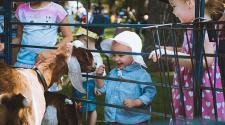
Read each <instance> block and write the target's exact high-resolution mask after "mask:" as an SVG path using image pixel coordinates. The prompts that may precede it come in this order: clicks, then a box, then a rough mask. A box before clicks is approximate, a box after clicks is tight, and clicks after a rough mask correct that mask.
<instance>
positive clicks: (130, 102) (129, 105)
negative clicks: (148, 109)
mask: <svg viewBox="0 0 225 125" xmlns="http://www.w3.org/2000/svg"><path fill="white" fill-rule="evenodd" d="M143 104H144V103H143V102H142V101H141V100H140V99H134V100H132V99H125V100H124V101H123V105H124V106H125V107H127V108H133V107H139V106H141V105H143Z"/></svg>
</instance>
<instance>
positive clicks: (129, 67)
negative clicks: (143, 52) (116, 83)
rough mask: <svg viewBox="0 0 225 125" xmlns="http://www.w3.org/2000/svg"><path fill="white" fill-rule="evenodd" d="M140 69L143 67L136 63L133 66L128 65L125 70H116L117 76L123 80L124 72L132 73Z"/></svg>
mask: <svg viewBox="0 0 225 125" xmlns="http://www.w3.org/2000/svg"><path fill="white" fill-rule="evenodd" d="M140 68H141V65H140V64H139V63H136V62H134V63H132V64H131V65H128V66H126V67H124V68H123V69H119V68H117V69H116V72H117V76H118V77H120V78H122V77H123V72H131V71H134V70H137V69H140Z"/></svg>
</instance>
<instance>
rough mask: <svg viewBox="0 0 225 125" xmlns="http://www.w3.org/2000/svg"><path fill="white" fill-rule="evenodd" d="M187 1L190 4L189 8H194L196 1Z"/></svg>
mask: <svg viewBox="0 0 225 125" xmlns="http://www.w3.org/2000/svg"><path fill="white" fill-rule="evenodd" d="M185 3H186V4H187V5H188V8H189V9H192V8H193V7H195V1H194V0H185Z"/></svg>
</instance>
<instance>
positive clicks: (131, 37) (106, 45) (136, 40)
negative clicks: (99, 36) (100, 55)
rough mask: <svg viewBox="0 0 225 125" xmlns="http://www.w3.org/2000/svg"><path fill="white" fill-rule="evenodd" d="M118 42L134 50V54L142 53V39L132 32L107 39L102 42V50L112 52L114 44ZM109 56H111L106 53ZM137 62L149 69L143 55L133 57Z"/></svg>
mask: <svg viewBox="0 0 225 125" xmlns="http://www.w3.org/2000/svg"><path fill="white" fill-rule="evenodd" d="M113 41H116V42H118V43H120V44H123V45H125V46H128V47H130V48H131V49H132V52H134V53H140V52H141V50H142V41H141V38H140V37H139V36H138V35H137V34H136V33H135V32H131V31H123V32H121V33H119V34H118V35H116V36H115V37H114V38H109V39H105V40H103V41H102V42H101V48H102V50H105V51H111V50H112V42H113ZM106 55H107V56H111V54H109V53H106ZM132 56H133V59H134V61H135V62H137V63H139V64H141V65H142V66H144V67H147V66H146V64H145V62H144V60H143V57H142V56H141V55H132Z"/></svg>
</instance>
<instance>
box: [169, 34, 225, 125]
mask: <svg viewBox="0 0 225 125" xmlns="http://www.w3.org/2000/svg"><path fill="white" fill-rule="evenodd" d="M187 38H188V39H187ZM191 42H192V31H187V36H186V33H185V36H184V42H183V46H182V49H183V52H184V53H187V54H190V51H191V49H189V47H188V44H189V45H190V47H192V43H191ZM206 49H207V48H206ZM175 66H176V65H175ZM214 68H216V72H215V69H214ZM208 69H209V74H210V78H209V76H208V71H207V70H204V71H203V79H202V82H203V84H202V86H205V87H211V85H210V79H211V81H212V84H213V85H214V83H215V84H216V88H222V84H221V76H220V69H219V67H218V64H217V65H216V67H215V63H213V64H212V65H210V66H209V68H208ZM215 73H216V74H215ZM214 76H215V77H216V82H214ZM180 77H181V84H182V86H183V87H190V88H193V85H192V83H193V82H192V81H193V79H192V70H191V69H188V68H186V67H183V66H180ZM174 85H175V86H179V78H178V72H175V73H174ZM183 94H184V104H185V113H186V117H187V119H193V111H194V107H193V91H192V90H190V89H183ZM201 96H202V118H203V119H210V120H215V109H214V105H213V95H212V91H211V90H203V91H202V95H201ZM172 98H173V106H174V112H175V116H182V115H183V113H182V105H181V99H180V93H179V90H178V89H175V88H174V89H172ZM216 105H217V114H218V120H219V121H225V105H224V97H223V93H222V92H216Z"/></svg>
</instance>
